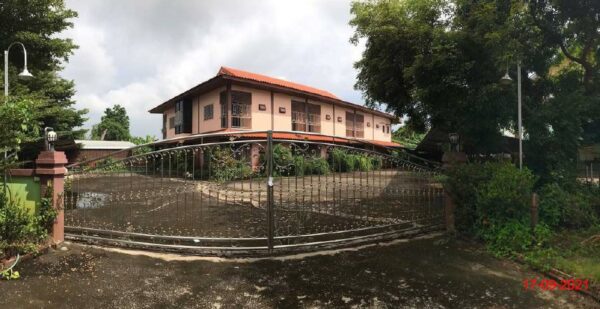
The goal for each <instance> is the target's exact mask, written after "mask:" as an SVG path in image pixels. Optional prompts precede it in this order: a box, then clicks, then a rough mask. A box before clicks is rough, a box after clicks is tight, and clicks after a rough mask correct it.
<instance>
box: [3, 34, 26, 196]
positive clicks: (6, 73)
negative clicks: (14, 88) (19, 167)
mask: <svg viewBox="0 0 600 309" xmlns="http://www.w3.org/2000/svg"><path fill="white" fill-rule="evenodd" d="M15 45H21V47H22V48H23V59H24V60H23V71H22V72H21V73H19V77H20V78H23V79H27V78H31V77H33V75H32V74H31V73H29V70H27V49H25V45H23V43H21V42H12V43H11V44H10V45H8V48H7V49H6V50H5V51H4V102H8V52H9V51H10V48H11V47H13V46H15ZM7 158H8V151H6V150H5V151H4V162H6V160H7ZM6 178H7V176H6V171H4V187H5V190H6V181H7V179H6Z"/></svg>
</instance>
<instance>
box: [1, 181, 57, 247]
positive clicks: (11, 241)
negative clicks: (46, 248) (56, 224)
mask: <svg viewBox="0 0 600 309" xmlns="http://www.w3.org/2000/svg"><path fill="white" fill-rule="evenodd" d="M56 215H57V211H56V210H55V209H54V208H53V207H52V201H51V199H50V198H49V197H45V198H43V199H42V202H41V204H40V207H39V209H38V211H37V212H36V213H35V214H31V213H30V212H29V211H28V210H27V209H26V208H25V207H23V206H22V205H21V204H20V203H19V202H18V201H15V200H12V199H11V198H9V197H8V196H6V195H4V193H3V192H2V193H0V257H1V256H12V255H14V254H17V253H27V252H33V251H35V250H36V248H37V244H38V243H39V242H41V241H43V240H44V239H46V237H47V236H48V231H49V230H50V228H51V227H52V222H53V221H54V219H55V218H56Z"/></svg>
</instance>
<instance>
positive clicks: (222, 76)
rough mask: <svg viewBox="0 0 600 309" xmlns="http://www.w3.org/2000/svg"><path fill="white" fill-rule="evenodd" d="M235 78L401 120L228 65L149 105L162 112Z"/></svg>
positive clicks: (306, 88) (317, 91)
mask: <svg viewBox="0 0 600 309" xmlns="http://www.w3.org/2000/svg"><path fill="white" fill-rule="evenodd" d="M232 81H233V82H237V83H240V84H247V85H249V86H250V87H256V88H262V89H269V90H272V91H275V92H282V93H288V94H292V95H300V96H303V97H307V98H309V99H314V100H316V101H321V102H324V103H333V104H337V105H340V106H345V107H348V108H352V109H356V110H358V111H361V112H365V113H372V114H375V115H377V116H380V117H385V118H388V119H391V120H392V122H397V121H398V118H397V117H396V116H394V115H391V114H388V113H385V112H381V111H378V110H375V109H371V108H369V107H366V106H363V105H359V104H354V103H351V102H347V101H344V100H342V99H340V98H338V97H337V96H335V95H334V94H332V93H331V92H328V91H325V90H321V89H318V88H314V87H310V86H306V85H302V84H298V83H294V82H290V81H286V80H283V79H279V78H273V77H269V76H266V75H262V74H256V73H251V72H247V71H243V70H238V69H233V68H229V67H221V68H220V69H219V72H218V73H217V75H216V76H215V77H213V78H211V79H209V80H206V81H204V82H202V83H200V84H198V85H196V86H194V87H193V88H190V89H188V90H186V91H184V92H182V93H180V94H178V95H176V96H174V97H173V98H171V99H169V100H167V101H165V102H163V103H161V104H160V105H158V106H155V107H154V108H152V109H150V110H149V112H150V113H163V112H164V111H165V110H166V109H167V108H170V107H171V106H173V105H174V104H175V102H176V101H177V100H181V99H184V98H186V97H189V96H194V95H198V94H202V93H206V92H208V91H211V90H213V89H215V88H218V87H223V86H224V85H226V83H227V82H232Z"/></svg>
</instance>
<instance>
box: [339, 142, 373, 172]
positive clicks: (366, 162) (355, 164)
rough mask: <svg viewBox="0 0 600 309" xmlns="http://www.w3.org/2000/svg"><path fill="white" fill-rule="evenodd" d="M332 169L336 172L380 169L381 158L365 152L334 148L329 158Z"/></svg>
mask: <svg viewBox="0 0 600 309" xmlns="http://www.w3.org/2000/svg"><path fill="white" fill-rule="evenodd" d="M329 160H330V164H331V166H332V167H333V170H334V171H336V172H342V173H345V172H354V171H362V172H368V171H372V170H376V169H380V168H381V167H382V166H383V160H382V159H381V158H380V157H372V156H369V155H367V154H363V153H360V154H354V153H349V152H348V151H347V150H345V149H340V148H335V149H333V151H332V152H331V156H330V158H329Z"/></svg>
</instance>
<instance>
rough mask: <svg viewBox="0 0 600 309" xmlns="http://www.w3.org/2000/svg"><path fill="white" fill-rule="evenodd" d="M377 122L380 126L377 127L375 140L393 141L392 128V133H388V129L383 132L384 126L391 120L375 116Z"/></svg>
mask: <svg viewBox="0 0 600 309" xmlns="http://www.w3.org/2000/svg"><path fill="white" fill-rule="evenodd" d="M375 124H376V125H377V124H378V125H379V128H377V127H375V140H377V141H387V142H390V141H392V128H390V133H387V131H386V133H384V132H383V126H384V125H389V124H390V120H389V119H386V118H383V117H379V116H375Z"/></svg>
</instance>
